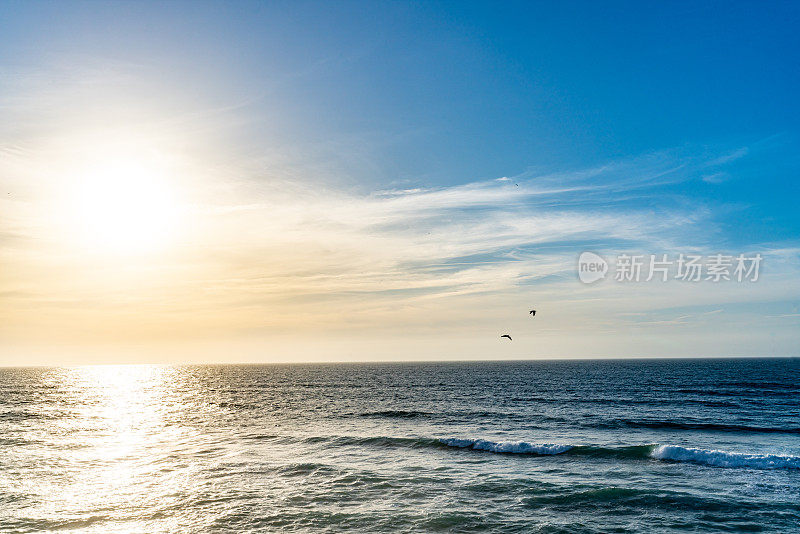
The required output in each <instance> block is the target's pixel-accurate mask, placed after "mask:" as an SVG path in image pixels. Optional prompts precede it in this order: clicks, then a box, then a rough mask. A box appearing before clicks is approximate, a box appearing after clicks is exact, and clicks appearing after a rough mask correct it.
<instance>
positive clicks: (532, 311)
mask: <svg viewBox="0 0 800 534" xmlns="http://www.w3.org/2000/svg"><path fill="white" fill-rule="evenodd" d="M528 313H530V314H531V315H536V310H531V311H529V312H528Z"/></svg>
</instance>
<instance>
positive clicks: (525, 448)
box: [440, 438, 572, 455]
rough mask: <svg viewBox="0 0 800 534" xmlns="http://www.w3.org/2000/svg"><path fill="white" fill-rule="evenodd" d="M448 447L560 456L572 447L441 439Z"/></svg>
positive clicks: (552, 444) (523, 442)
mask: <svg viewBox="0 0 800 534" xmlns="http://www.w3.org/2000/svg"><path fill="white" fill-rule="evenodd" d="M440 441H441V442H442V443H444V444H445V445H448V446H450V447H461V448H469V449H474V450H479V451H490V452H500V453H510V454H541V455H549V454H561V453H563V452H567V451H568V450H570V449H571V448H572V445H559V444H555V443H528V442H525V441H488V440H484V439H475V440H472V439H457V438H453V439H442V440H440Z"/></svg>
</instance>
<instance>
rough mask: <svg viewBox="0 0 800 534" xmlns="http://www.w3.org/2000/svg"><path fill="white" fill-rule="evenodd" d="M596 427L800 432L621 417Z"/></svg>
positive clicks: (781, 428)
mask: <svg viewBox="0 0 800 534" xmlns="http://www.w3.org/2000/svg"><path fill="white" fill-rule="evenodd" d="M590 426H593V427H595V428H652V429H665V430H703V431H710V432H742V433H753V434H758V433H764V434H800V427H765V426H752V425H739V424H735V423H730V424H726V423H700V422H681V421H662V420H654V419H644V420H630V419H621V420H616V421H608V422H603V423H598V424H595V425H590Z"/></svg>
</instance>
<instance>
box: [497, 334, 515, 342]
mask: <svg viewBox="0 0 800 534" xmlns="http://www.w3.org/2000/svg"><path fill="white" fill-rule="evenodd" d="M500 337H507V338H508V340H509V341H512V339H511V336H509V335H508V334H503V335H502V336H500Z"/></svg>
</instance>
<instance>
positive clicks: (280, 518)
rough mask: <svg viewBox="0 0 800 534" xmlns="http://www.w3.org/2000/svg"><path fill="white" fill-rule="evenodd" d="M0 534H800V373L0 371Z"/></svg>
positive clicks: (784, 367)
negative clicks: (426, 533) (732, 533)
mask: <svg viewBox="0 0 800 534" xmlns="http://www.w3.org/2000/svg"><path fill="white" fill-rule="evenodd" d="M0 445H2V447H1V448H0V451H1V452H0V531H2V532H4V533H5V532H8V533H10V532H97V533H115V532H137V533H161V532H170V533H172V532H174V533H194V532H197V533H200V532H202V533H206V532H220V533H222V532H365V533H381V532H541V533H545V532H547V533H557V532H563V533H578V532H587V533H588V532H598V533H599V532H603V533H606V532H647V533H653V532H685V531H692V532H730V531H737V532H738V531H747V532H800V359H708V360H595V361H589V360H582V361H566V360H562V361H531V362H459V363H382V364H318V365H310V364H309V365H189V366H148V365H142V366H96V367H75V368H4V369H0Z"/></svg>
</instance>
